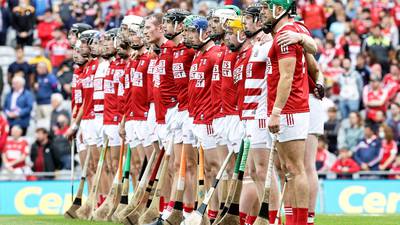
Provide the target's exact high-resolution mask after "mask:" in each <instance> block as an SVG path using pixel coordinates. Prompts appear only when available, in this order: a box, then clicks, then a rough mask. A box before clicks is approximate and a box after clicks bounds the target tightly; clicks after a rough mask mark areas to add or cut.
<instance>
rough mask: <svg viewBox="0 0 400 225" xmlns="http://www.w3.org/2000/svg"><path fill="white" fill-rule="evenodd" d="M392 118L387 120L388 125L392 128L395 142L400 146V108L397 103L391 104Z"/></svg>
mask: <svg viewBox="0 0 400 225" xmlns="http://www.w3.org/2000/svg"><path fill="white" fill-rule="evenodd" d="M389 109H390V117H389V118H388V119H387V120H386V124H387V125H388V126H389V127H390V128H392V130H393V134H394V140H395V141H396V142H397V143H398V147H399V145H400V106H399V105H398V104H397V103H392V104H390V107H389Z"/></svg>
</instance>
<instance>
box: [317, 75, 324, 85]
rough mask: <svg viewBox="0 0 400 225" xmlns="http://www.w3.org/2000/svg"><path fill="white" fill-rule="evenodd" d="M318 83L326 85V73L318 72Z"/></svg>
mask: <svg viewBox="0 0 400 225" xmlns="http://www.w3.org/2000/svg"><path fill="white" fill-rule="evenodd" d="M316 83H317V84H320V85H322V86H325V85H324V84H325V78H324V75H323V74H322V72H321V71H319V72H318V78H317V82H316Z"/></svg>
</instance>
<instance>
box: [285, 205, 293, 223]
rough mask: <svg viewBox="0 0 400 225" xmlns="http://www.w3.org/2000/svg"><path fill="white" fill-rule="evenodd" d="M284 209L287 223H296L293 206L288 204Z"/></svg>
mask: <svg viewBox="0 0 400 225" xmlns="http://www.w3.org/2000/svg"><path fill="white" fill-rule="evenodd" d="M284 210H285V218H286V225H295V224H294V220H293V219H294V215H293V213H294V212H293V208H292V207H290V206H287V207H285V208H284Z"/></svg>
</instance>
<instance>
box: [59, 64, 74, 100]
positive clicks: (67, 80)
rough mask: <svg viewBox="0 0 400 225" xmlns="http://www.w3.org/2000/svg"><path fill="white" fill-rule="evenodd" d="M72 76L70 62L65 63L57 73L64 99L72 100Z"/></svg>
mask: <svg viewBox="0 0 400 225" xmlns="http://www.w3.org/2000/svg"><path fill="white" fill-rule="evenodd" d="M72 76H73V70H72V69H71V67H70V66H69V65H68V62H66V61H64V62H63V63H62V64H61V66H60V69H59V70H58V72H57V79H58V82H59V83H60V87H61V88H60V89H61V94H62V96H63V97H64V99H71V82H72Z"/></svg>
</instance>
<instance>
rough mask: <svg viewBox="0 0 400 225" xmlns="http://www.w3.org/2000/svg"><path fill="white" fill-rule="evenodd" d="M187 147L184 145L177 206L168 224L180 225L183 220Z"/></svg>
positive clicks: (177, 190) (176, 198)
mask: <svg viewBox="0 0 400 225" xmlns="http://www.w3.org/2000/svg"><path fill="white" fill-rule="evenodd" d="M184 146H185V145H182V152H181V162H180V168H179V176H178V182H177V188H176V193H175V204H174V209H173V210H172V213H171V215H170V216H169V217H168V219H166V223H167V224H171V225H179V224H180V223H181V222H182V220H183V212H182V210H183V194H184V190H185V174H186V154H185V147H184Z"/></svg>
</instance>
